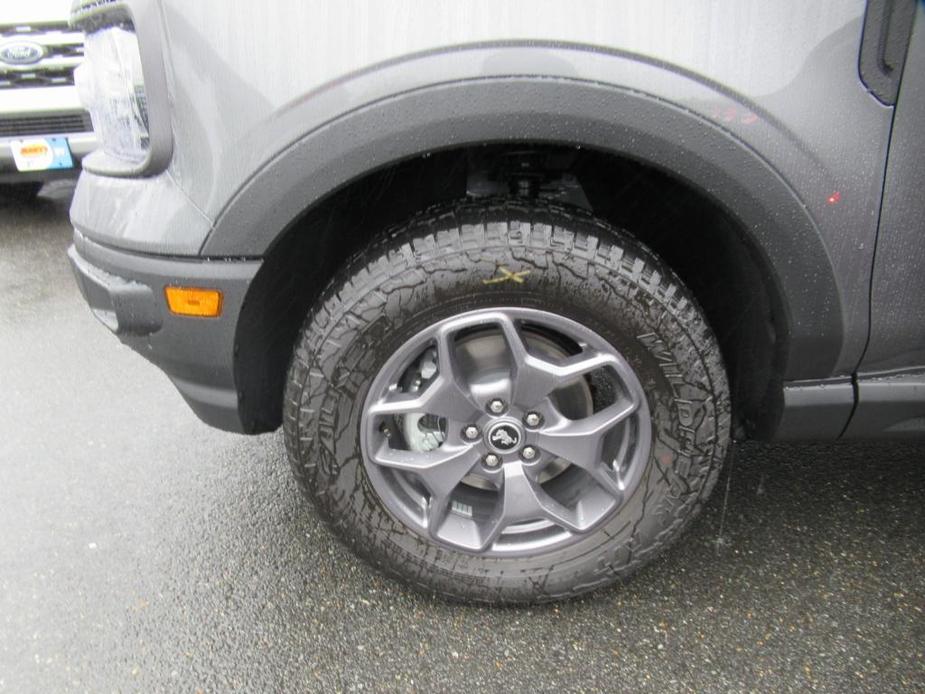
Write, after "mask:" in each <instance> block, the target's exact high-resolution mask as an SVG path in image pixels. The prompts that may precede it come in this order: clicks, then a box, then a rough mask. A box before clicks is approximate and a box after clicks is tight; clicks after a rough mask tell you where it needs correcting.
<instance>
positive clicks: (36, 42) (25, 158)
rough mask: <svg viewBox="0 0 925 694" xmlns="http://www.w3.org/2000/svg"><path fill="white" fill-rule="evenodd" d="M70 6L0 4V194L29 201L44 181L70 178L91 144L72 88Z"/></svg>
mask: <svg viewBox="0 0 925 694" xmlns="http://www.w3.org/2000/svg"><path fill="white" fill-rule="evenodd" d="M70 5H71V3H70V0H27V1H24V2H23V1H19V2H17V1H15V0H14V1H9V0H5V1H4V2H2V3H0V189H2V192H5V193H7V194H11V193H12V194H13V195H15V196H17V197H32V196H34V195H36V194H38V192H39V190H40V189H41V187H42V184H43V183H44V182H45V181H46V180H49V179H52V178H59V177H66V176H68V175H75V174H76V171H75V170H76V169H77V168H78V167H79V165H80V160H81V159H83V157H84V155H86V154H88V153H89V152H90V151H91V150H93V148H94V147H95V146H96V138H95V137H94V135H93V132H92V130H93V127H92V125H91V123H90V115H89V114H88V113H87V112H86V110H85V109H84V108H83V107H82V106H81V105H80V101H79V99H78V98H77V89H76V88H75V87H74V68H76V67H77V66H78V65H79V64H80V62H81V61H82V60H83V35H82V34H81V32H79V31H72V30H71V29H70V28H69V27H68V24H67V20H68V13H69V11H70Z"/></svg>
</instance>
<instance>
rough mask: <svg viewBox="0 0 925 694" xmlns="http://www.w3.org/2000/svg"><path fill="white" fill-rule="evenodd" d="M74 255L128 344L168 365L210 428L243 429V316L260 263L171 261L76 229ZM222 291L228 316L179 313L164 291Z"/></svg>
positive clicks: (78, 271) (84, 289) (104, 315)
mask: <svg viewBox="0 0 925 694" xmlns="http://www.w3.org/2000/svg"><path fill="white" fill-rule="evenodd" d="M68 257H69V258H70V261H71V266H72V267H73V269H74V274H75V275H76V276H77V283H78V285H79V286H80V291H81V293H82V294H83V296H84V298H85V299H86V300H87V303H88V304H89V305H90V309H91V310H92V311H93V313H94V315H96V317H97V318H99V320H100V321H101V322H102V323H103V324H104V325H105V326H106V327H108V328H109V329H110V330H111V331H112V332H113V333H115V334H116V335H117V336H118V337H119V339H120V340H122V342H124V343H125V344H127V345H128V346H130V347H131V348H132V349H134V350H135V351H137V352H138V353H139V354H141V355H142V356H144V357H145V358H146V359H148V360H150V361H151V362H153V363H154V364H156V365H157V366H158V367H160V368H161V369H162V370H163V371H164V372H165V373H166V374H167V375H168V376H169V377H170V380H171V381H173V383H174V385H175V386H176V387H177V389H178V390H179V391H180V394H181V395H182V396H183V398H184V399H185V400H186V401H187V402H188V403H189V405H190V407H192V408H193V410H194V411H195V412H196V414H197V415H198V416H199V417H200V418H201V419H202V420H203V421H204V422H206V423H207V424H210V425H212V426H215V427H218V428H220V429H225V430H227V431H234V432H243V431H244V426H243V425H242V422H241V418H240V416H239V413H238V393H237V390H236V388H235V383H234V356H235V330H236V327H237V322H238V315H239V313H240V310H241V305H242V304H243V302H244V297H245V296H246V294H247V289H248V287H249V286H250V283H251V280H252V279H253V277H254V275H255V274H256V273H257V270H258V269H259V267H260V261H259V260H216V259H207V258H185V259H178V258H170V257H163V256H154V255H147V254H140V253H132V252H126V251H120V250H114V249H112V248H109V247H106V246H102V245H100V244H97V243H94V242H93V241H91V240H89V239H88V238H86V237H85V236H84V235H83V234H81V233H80V231H76V230H75V232H74V245H73V246H71V247H70V249H69V250H68ZM168 285H173V286H187V287H189V286H192V287H209V288H215V289H218V290H220V291H221V292H222V294H223V302H222V314H221V316H219V317H217V318H190V317H186V316H178V315H175V314H173V313H171V312H170V311H169V310H168V308H167V304H166V301H165V299H164V287H166V286H168Z"/></svg>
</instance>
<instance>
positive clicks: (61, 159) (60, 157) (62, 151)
mask: <svg viewBox="0 0 925 694" xmlns="http://www.w3.org/2000/svg"><path fill="white" fill-rule="evenodd" d="M47 142H48V146H49V147H51V152H52V156H53V158H52V160H51V164H50V165H49V166H48V168H49V169H72V168H74V160H73V159H72V158H71V148H70V147H69V146H68V144H67V138H66V137H49V138H47Z"/></svg>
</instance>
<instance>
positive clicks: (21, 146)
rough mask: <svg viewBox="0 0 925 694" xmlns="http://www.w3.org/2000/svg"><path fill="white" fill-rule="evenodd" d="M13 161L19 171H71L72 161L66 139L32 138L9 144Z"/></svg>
mask: <svg viewBox="0 0 925 694" xmlns="http://www.w3.org/2000/svg"><path fill="white" fill-rule="evenodd" d="M10 147H11V149H12V150H13V161H15V162H16V168H17V169H18V170H20V171H46V170H48V169H72V168H74V160H73V159H72V158H71V149H70V147H68V146H67V138H66V137H34V138H31V139H28V140H13V141H12V142H10Z"/></svg>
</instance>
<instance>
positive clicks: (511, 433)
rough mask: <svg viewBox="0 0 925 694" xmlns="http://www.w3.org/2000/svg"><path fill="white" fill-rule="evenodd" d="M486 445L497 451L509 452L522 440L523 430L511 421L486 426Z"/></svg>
mask: <svg viewBox="0 0 925 694" xmlns="http://www.w3.org/2000/svg"><path fill="white" fill-rule="evenodd" d="M486 439H487V440H488V446H489V447H490V448H492V449H494V450H495V451H497V452H498V453H510V452H511V451H513V450H515V449H516V448H517V447H518V446H519V445H520V442H521V441H522V440H523V432H521V430H520V427H519V426H517V425H516V424H514V423H513V422H497V423H496V424H493V425H492V426H490V427H489V428H488V434H487V436H486Z"/></svg>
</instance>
